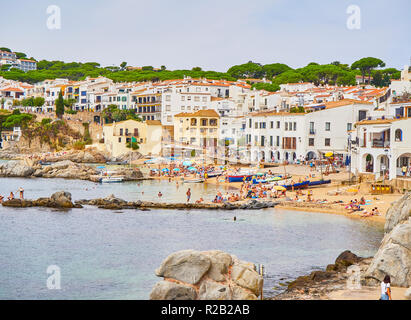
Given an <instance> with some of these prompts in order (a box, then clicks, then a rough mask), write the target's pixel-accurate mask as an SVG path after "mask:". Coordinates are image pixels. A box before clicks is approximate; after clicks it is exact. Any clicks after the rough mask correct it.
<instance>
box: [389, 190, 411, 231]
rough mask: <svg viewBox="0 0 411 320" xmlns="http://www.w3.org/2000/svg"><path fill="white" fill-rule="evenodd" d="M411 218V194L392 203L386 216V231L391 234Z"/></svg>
mask: <svg viewBox="0 0 411 320" xmlns="http://www.w3.org/2000/svg"><path fill="white" fill-rule="evenodd" d="M410 216H411V192H408V193H406V194H405V195H404V196H402V197H401V198H400V199H398V200H397V201H394V202H393V203H391V206H390V208H389V209H388V210H387V213H386V215H385V226H384V231H385V232H386V233H389V232H390V231H391V230H392V229H394V227H395V226H396V225H397V224H399V223H401V222H404V221H405V220H407V219H408V218H409V217H410Z"/></svg>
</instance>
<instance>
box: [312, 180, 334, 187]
mask: <svg viewBox="0 0 411 320" xmlns="http://www.w3.org/2000/svg"><path fill="white" fill-rule="evenodd" d="M328 183H331V180H320V181H310V183H309V184H308V186H309V187H312V186H319V185H322V184H328Z"/></svg>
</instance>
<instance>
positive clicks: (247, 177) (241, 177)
mask: <svg viewBox="0 0 411 320" xmlns="http://www.w3.org/2000/svg"><path fill="white" fill-rule="evenodd" d="M244 177H245V180H246V181H250V180H251V179H252V177H253V175H252V174H250V175H239V176H228V182H243V181H244Z"/></svg>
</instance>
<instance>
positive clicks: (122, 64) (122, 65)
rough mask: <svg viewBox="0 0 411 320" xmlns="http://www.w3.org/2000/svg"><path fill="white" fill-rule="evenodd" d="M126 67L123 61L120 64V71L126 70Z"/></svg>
mask: <svg viewBox="0 0 411 320" xmlns="http://www.w3.org/2000/svg"><path fill="white" fill-rule="evenodd" d="M126 66H127V62H125V61H123V62H122V63H121V64H120V68H121V70H124V69H125V68H126Z"/></svg>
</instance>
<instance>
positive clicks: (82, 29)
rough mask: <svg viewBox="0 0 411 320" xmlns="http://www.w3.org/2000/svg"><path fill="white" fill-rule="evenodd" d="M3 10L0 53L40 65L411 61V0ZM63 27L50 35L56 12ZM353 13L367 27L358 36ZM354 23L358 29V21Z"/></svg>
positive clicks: (58, 0) (221, 66) (43, 2)
mask: <svg viewBox="0 0 411 320" xmlns="http://www.w3.org/2000/svg"><path fill="white" fill-rule="evenodd" d="M2 2H4V3H2V4H1V7H0V16H1V19H0V47H8V48H10V49H12V50H13V51H18V52H24V53H26V54H27V56H28V57H34V58H36V59H37V60H41V59H46V60H62V61H65V62H71V61H76V62H88V61H93V62H98V63H100V64H101V65H102V66H108V65H119V64H120V63H121V62H122V61H126V62H127V63H128V65H131V66H147V65H151V66H154V67H160V66H161V65H165V66H166V67H167V69H169V70H173V69H191V68H192V67H197V66H199V67H202V68H203V70H216V71H222V72H224V71H226V70H227V69H228V68H229V67H231V66H233V65H236V64H241V63H246V62H248V61H250V60H251V61H253V62H259V63H262V64H267V63H277V62H279V63H285V64H288V65H289V66H291V67H293V68H297V67H303V66H305V65H307V64H308V63H310V62H317V63H321V64H323V63H330V62H332V61H340V62H342V63H348V64H351V63H352V62H354V61H355V60H358V59H360V58H363V57H369V56H372V57H377V58H380V59H382V60H383V61H384V62H385V63H386V65H387V67H395V68H398V69H402V68H403V66H404V65H409V64H410V58H411V35H410V30H411V19H410V17H409V14H410V12H411V1H410V0H390V1H387V0H384V1H383V0H350V1H346V0H247V1H245V0H203V1H193V0H145V1H141V0H134V1H132V0H81V1H79V0H36V1H33V0H20V1H3V0H2ZM50 5H56V6H58V7H59V8H60V13H61V28H60V29H49V28H47V20H48V19H50V18H49V17H50V16H51V14H47V8H48V7H49V6H50ZM350 5H356V6H358V8H359V9H360V22H361V25H360V28H359V29H349V28H348V27H347V20H348V19H349V18H350V16H351V15H352V14H350V13H347V8H348V7H349V6H350ZM355 21H358V19H356V20H355Z"/></svg>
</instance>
